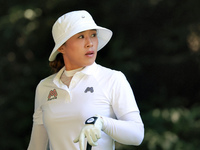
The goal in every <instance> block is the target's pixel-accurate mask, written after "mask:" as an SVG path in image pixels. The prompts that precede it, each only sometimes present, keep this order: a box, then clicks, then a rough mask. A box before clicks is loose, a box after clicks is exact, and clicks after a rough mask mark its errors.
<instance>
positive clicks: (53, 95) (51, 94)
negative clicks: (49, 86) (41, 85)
mask: <svg viewBox="0 0 200 150" xmlns="http://www.w3.org/2000/svg"><path fill="white" fill-rule="evenodd" d="M57 96H58V94H57V91H56V89H53V90H51V91H50V92H49V96H48V101H50V100H53V99H57Z"/></svg>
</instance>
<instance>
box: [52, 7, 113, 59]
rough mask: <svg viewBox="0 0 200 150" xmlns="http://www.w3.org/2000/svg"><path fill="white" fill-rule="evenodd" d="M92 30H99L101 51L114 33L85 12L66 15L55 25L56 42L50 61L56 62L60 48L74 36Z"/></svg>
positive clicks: (54, 35) (99, 47)
mask: <svg viewBox="0 0 200 150" xmlns="http://www.w3.org/2000/svg"><path fill="white" fill-rule="evenodd" d="M90 29H96V30H97V37H98V48H97V51H99V50H100V49H101V48H103V47H104V46H105V45H106V44H107V43H108V41H109V40H110V38H111V36H112V31H111V30H109V29H106V28H103V27H100V26H97V25H96V23H95V22H94V20H93V18H92V16H91V15H90V14H89V13H88V12H87V11H85V10H80V11H72V12H69V13H66V14H64V15H63V16H61V17H60V18H58V20H57V21H56V22H55V23H54V25H53V28H52V35H53V39H54V42H55V47H54V49H53V51H52V52H51V55H50V57H49V61H54V60H55V58H56V56H57V54H58V53H59V51H57V50H58V48H59V47H60V46H62V44H64V43H65V42H66V41H67V40H68V39H69V38H70V37H72V36H73V35H75V34H77V33H79V32H82V31H85V30H90Z"/></svg>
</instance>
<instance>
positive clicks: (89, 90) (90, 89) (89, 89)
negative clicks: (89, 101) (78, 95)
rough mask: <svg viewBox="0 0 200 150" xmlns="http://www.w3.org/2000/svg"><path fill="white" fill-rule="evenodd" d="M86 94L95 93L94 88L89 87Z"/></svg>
mask: <svg viewBox="0 0 200 150" xmlns="http://www.w3.org/2000/svg"><path fill="white" fill-rule="evenodd" d="M84 92H85V93H87V92H91V93H93V92H94V89H93V87H87V88H86V89H85V91H84Z"/></svg>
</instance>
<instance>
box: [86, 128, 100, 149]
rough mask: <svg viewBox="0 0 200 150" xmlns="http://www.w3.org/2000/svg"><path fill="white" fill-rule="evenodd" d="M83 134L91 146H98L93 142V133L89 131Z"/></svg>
mask: <svg viewBox="0 0 200 150" xmlns="http://www.w3.org/2000/svg"><path fill="white" fill-rule="evenodd" d="M85 134H86V138H87V141H88V143H89V144H90V145H91V146H97V145H98V143H97V142H96V141H93V138H92V135H91V134H94V133H92V132H91V130H90V131H89V130H88V131H86V132H85Z"/></svg>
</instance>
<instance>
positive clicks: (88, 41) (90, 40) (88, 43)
mask: <svg viewBox="0 0 200 150" xmlns="http://www.w3.org/2000/svg"><path fill="white" fill-rule="evenodd" d="M92 46H93V42H92V39H91V38H87V39H86V47H92Z"/></svg>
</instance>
